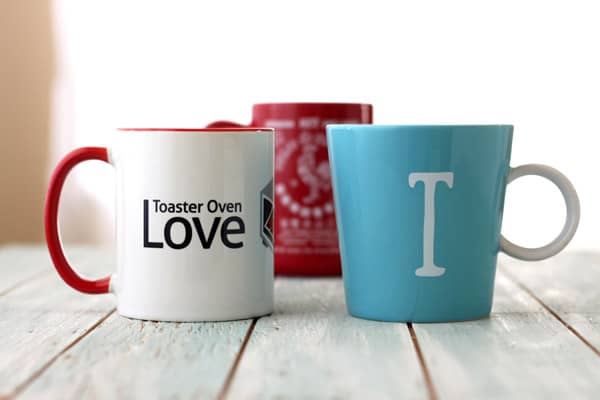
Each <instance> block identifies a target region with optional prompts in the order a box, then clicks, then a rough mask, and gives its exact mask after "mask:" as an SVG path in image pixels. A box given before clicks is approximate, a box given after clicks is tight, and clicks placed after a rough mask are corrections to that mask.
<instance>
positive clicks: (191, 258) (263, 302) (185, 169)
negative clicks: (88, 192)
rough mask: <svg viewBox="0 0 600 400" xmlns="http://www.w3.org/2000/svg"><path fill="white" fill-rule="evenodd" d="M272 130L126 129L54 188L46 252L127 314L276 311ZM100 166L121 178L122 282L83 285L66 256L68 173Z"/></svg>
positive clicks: (71, 280)
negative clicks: (62, 228) (61, 213)
mask: <svg viewBox="0 0 600 400" xmlns="http://www.w3.org/2000/svg"><path fill="white" fill-rule="evenodd" d="M273 153H274V148H273V130H272V129H259V128H252V129H244V128H229V129H120V130H119V131H118V132H117V134H116V137H115V142H114V145H113V146H112V147H110V148H104V147H83V148H80V149H77V150H74V151H73V152H71V153H69V154H68V155H67V156H66V157H65V158H63V160H62V161H61V162H60V163H59V164H58V166H57V167H56V169H55V170H54V173H53V175H52V178H51V181H50V185H49V188H48V193H47V198H46V207H45V229H46V240H47V243H48V249H49V251H50V255H51V257H52V261H53V262H54V266H55V267H56V270H57V271H58V273H59V275H60V276H61V277H62V279H63V280H64V281H65V282H66V283H67V284H69V285H70V286H71V287H73V288H74V289H76V290H79V291H81V292H84V293H108V292H112V293H114V294H115V295H116V296H117V302H118V311H119V313H120V314H121V315H123V316H126V317H130V318H136V319H144V320H156V321H221V320H234V319H242V318H251V317H257V316H261V315H265V314H269V313H271V312H272V310H273V252H272V248H273V231H272V223H273V211H274V204H273V194H272V192H273ZM86 160H101V161H104V162H106V163H109V164H111V165H112V166H113V167H114V168H115V171H116V243H117V273H116V274H114V275H112V276H110V277H106V278H102V279H98V280H88V279H86V278H83V277H81V276H80V275H78V274H77V272H76V271H75V270H74V269H73V268H72V267H71V265H70V264H69V262H68V261H67V259H66V258H65V254H64V251H63V248H62V244H61V241H60V237H59V232H58V226H57V224H58V223H57V211H58V205H59V198H60V192H61V190H62V186H63V183H64V181H65V178H66V176H67V174H68V173H69V171H70V170H71V169H72V168H73V167H74V166H75V165H77V164H78V163H80V162H82V161H86Z"/></svg>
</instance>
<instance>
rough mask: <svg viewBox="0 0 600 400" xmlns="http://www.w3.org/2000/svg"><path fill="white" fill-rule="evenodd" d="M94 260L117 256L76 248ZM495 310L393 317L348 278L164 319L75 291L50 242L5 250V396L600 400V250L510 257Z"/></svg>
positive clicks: (108, 264) (1, 389) (97, 266)
mask: <svg viewBox="0 0 600 400" xmlns="http://www.w3.org/2000/svg"><path fill="white" fill-rule="evenodd" d="M68 253H69V255H70V258H71V259H72V260H73V261H74V262H75V264H76V265H79V266H81V269H83V270H85V271H87V272H89V273H93V274H96V275H99V274H100V273H102V272H109V271H112V270H113V266H112V257H111V256H110V253H106V252H103V251H101V250H96V249H92V248H81V247H78V248H69V249H68ZM500 263H501V266H500V268H499V271H498V276H497V282H496V293H495V299H494V311H493V313H492V316H491V317H490V318H488V319H483V320H479V321H471V322H462V323H451V324H403V323H382V322H373V321H364V320H360V319H355V318H352V317H350V316H348V314H347V313H346V310H345V306H344V296H343V288H342V284H341V281H340V279H333V278H328V279H291V278H278V279H277V280H276V286H275V291H276V293H275V294H276V312H275V313H274V314H273V315H272V316H269V317H264V318H259V319H256V320H248V321H236V322H228V323H198V324H190V323H181V324H179V323H177V324H174V323H157V322H143V321H136V320H129V319H126V318H123V317H120V316H119V315H118V314H117V313H116V312H115V299H114V298H113V297H112V296H111V295H101V296H87V295H82V294H79V293H77V292H75V291H74V290H72V289H70V288H69V287H67V286H66V285H65V284H64V283H63V282H62V281H61V280H60V279H59V278H58V276H57V274H56V273H55V272H54V269H53V268H52V267H51V264H50V260H49V257H48V255H47V253H46V250H45V248H43V247H26V246H4V247H2V248H0V398H19V399H20V398H34V399H38V398H56V399H70V398H73V399H87V398H110V399H112V398H141V399H152V398H169V399H171V398H173V399H186V398H195V399H210V398H228V399H254V398H258V399H269V398H274V399H294V398H299V399H312V398H319V399H320V398H326V399H329V398H331V399H352V398H356V399H404V398H407V399H436V398H437V399H491V398H503V399H509V398H510V399H515V398H523V399H552V398H557V399H566V398H568V399H600V351H599V349H600V254H594V253H566V254H564V255H560V256H558V257H556V258H554V259H552V260H549V261H545V262H540V263H531V264H528V263H522V262H517V261H514V260H510V259H508V258H501V260H500Z"/></svg>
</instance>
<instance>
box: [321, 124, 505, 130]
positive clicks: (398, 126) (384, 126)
mask: <svg viewBox="0 0 600 400" xmlns="http://www.w3.org/2000/svg"><path fill="white" fill-rule="evenodd" d="M327 128H361V129H380V128H382V129H413V128H510V129H514V125H511V124H406V125H402V124H327Z"/></svg>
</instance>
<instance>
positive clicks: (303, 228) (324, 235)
mask: <svg viewBox="0 0 600 400" xmlns="http://www.w3.org/2000/svg"><path fill="white" fill-rule="evenodd" d="M372 122H373V106H372V105H370V104H357V103H266V104H255V105H254V106H253V107H252V122H250V124H248V125H247V126H250V127H252V126H266V127H270V128H275V210H276V218H275V273H276V274H279V275H340V274H341V262H340V251H339V246H338V236H337V228H336V222H335V212H334V202H333V193H332V190H331V178H330V169H329V157H328V154H327V138H326V136H325V125H327V124H344V123H347V124H370V123H372ZM231 126H238V127H239V126H246V125H242V124H238V123H235V122H230V121H217V122H213V123H211V124H209V125H208V126H207V127H209V128H217V127H221V128H223V127H231Z"/></svg>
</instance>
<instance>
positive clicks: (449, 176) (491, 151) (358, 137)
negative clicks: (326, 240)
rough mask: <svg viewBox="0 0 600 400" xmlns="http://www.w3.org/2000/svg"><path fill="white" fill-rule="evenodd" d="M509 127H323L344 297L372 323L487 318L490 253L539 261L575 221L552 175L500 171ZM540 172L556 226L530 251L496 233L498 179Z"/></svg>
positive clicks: (559, 178)
mask: <svg viewBox="0 0 600 400" xmlns="http://www.w3.org/2000/svg"><path fill="white" fill-rule="evenodd" d="M512 133H513V127H512V126H510V125H460V126H459V125H456V126H453V125H441V126H437V125H431V126H403V125H397V126H383V125H328V126H327V141H328V148H329V160H330V165H331V172H332V182H333V193H334V200H335V208H336V218H337V226H338V231H339V241H340V252H341V258H342V271H343V278H344V288H345V293H346V304H347V307H348V311H349V313H350V314H351V315H353V316H355V317H360V318H367V319H374V320H383V321H407V322H447V321H461V320H469V319H476V318H482V317H485V316H488V315H489V313H490V310H491V308H492V297H493V292H494V276H495V273H496V259H497V255H498V251H500V250H501V251H503V252H504V253H506V254H509V255H511V256H513V257H516V258H519V259H523V260H541V259H544V258H547V257H550V256H552V255H554V254H556V253H558V252H559V251H561V250H562V249H563V248H564V247H565V246H566V245H567V244H568V243H569V241H570V240H571V238H572V237H573V235H574V234H575V231H576V230H577V225H578V223H579V199H578V197H577V193H576V191H575V189H574V188H573V185H572V184H571V183H570V182H569V180H568V179H567V178H566V177H565V176H564V175H562V174H561V173H560V172H558V171H557V170H555V169H553V168H551V167H547V166H544V165H539V164H528V165H523V166H520V167H517V168H511V167H510V164H509V162H510V152H511V143H512ZM524 175H538V176H541V177H544V178H547V179H549V180H550V181H551V182H553V183H554V184H555V185H556V186H558V188H559V189H560V191H561V193H562V195H563V197H564V199H565V203H566V208H567V218H566V223H565V225H564V227H563V229H562V231H561V233H560V234H559V235H558V237H557V238H556V239H555V240H554V241H552V242H551V243H550V244H548V245H546V246H544V247H541V248H535V249H530V248H524V247H520V246H517V245H516V244H514V243H511V242H510V241H508V240H507V239H505V238H504V237H502V235H501V234H500V229H501V225H502V211H503V206H504V193H505V189H506V185H507V184H508V183H509V182H511V181H512V180H514V179H516V178H518V177H521V176H524Z"/></svg>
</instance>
